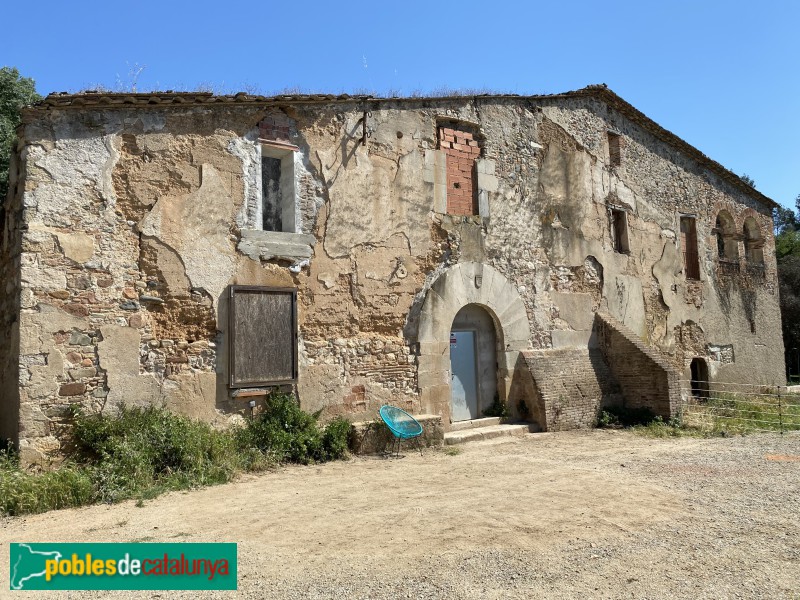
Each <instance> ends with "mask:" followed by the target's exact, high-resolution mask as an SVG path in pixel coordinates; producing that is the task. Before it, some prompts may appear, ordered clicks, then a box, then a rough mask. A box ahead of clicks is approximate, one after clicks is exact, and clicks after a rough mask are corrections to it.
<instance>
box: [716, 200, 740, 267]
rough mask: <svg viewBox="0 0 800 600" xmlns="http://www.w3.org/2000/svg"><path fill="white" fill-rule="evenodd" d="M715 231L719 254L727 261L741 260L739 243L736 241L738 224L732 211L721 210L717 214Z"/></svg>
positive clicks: (720, 257) (721, 258)
mask: <svg viewBox="0 0 800 600" xmlns="http://www.w3.org/2000/svg"><path fill="white" fill-rule="evenodd" d="M715 225H716V227H715V229H714V233H715V234H716V236H717V254H718V255H719V259H720V260H722V261H725V262H739V243H738V242H737V241H736V224H735V223H734V221H733V217H732V216H731V213H729V212H728V211H727V210H721V211H720V212H719V214H718V215H717V222H716V224H715Z"/></svg>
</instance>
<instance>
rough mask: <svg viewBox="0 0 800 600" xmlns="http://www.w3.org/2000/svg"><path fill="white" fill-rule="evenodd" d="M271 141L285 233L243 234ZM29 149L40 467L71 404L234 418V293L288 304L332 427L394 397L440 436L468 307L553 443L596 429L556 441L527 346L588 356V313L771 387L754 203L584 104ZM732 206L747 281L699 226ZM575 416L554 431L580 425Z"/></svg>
mask: <svg viewBox="0 0 800 600" xmlns="http://www.w3.org/2000/svg"><path fill="white" fill-rule="evenodd" d="M364 119H366V122H365V121H364ZM442 123H446V124H447V127H448V128H449V129H450V130H452V131H459V130H462V129H463V130H465V131H470V132H474V135H473V141H474V140H477V139H480V144H481V154H480V157H478V158H477V159H475V158H474V157H471V160H475V165H474V166H475V168H474V173H473V174H474V178H473V179H474V181H473V182H472V183H474V185H475V189H474V192H472V194H473V197H474V198H476V199H477V201H478V207H477V212H478V214H475V215H448V214H446V211H447V209H446V206H447V198H448V195H449V188H448V185H453V184H454V180H453V179H452V178H450V179H448V176H447V170H446V167H447V157H446V153H447V151H448V150H453V148H452V147H451V148H442V147H440V141H439V140H438V139H437V137H438V134H437V128H438V127H440V126H442ZM365 128H366V133H367V136H366V138H364V131H365ZM609 128H611V129H614V130H615V131H617V132H619V134H620V153H621V156H620V165H619V166H611V165H610V164H609V157H608V148H607V133H606V132H607V130H608V129H609ZM260 138H261V139H267V140H271V141H272V142H273V143H277V144H283V145H284V146H286V147H296V148H297V152H295V153H294V154H293V165H292V173H293V177H294V179H293V182H292V184H293V189H294V190H295V193H296V196H297V198H296V207H295V208H296V214H295V219H294V224H293V227H290V228H289V229H287V228H286V227H284V231H283V232H262V231H257V230H258V228H259V227H260V223H261V212H260V211H261V192H262V190H261V185H262V182H261V177H260V168H261V152H262V150H261V142H260ZM364 139H366V143H363V141H364ZM449 143H450V144H451V145H452V144H453V143H455V142H449ZM22 144H23V149H22V151H21V160H20V169H21V172H22V173H24V187H23V188H21V189H20V191H19V193H18V195H17V196H15V197H11V196H10V197H9V200H7V214H10V213H9V212H8V211H11V208H12V204H13V203H14V202H18V203H20V205H21V207H23V208H24V212H22V213H20V211H19V210H17V214H19V215H20V218H21V219H22V222H21V226H20V227H19V228H18V230H19V231H21V235H20V241H19V244H18V247H19V248H20V249H21V251H22V252H21V255H20V259H19V260H20V265H19V267H17V265H16V264H15V263H14V260H15V258H14V249H13V247H12V246H13V244H12V246H7V249H5V250H4V255H3V261H4V262H2V263H0V268H2V269H5V271H4V272H7V273H8V277H9V279H8V281H12V282H13V274H14V273H15V272H19V273H20V283H19V286H18V287H17V288H14V285H13V283H12V284H11V286H10V288H7V289H9V290H10V291H8V292H7V295H6V296H4V297H3V300H2V301H3V302H4V303H6V305H7V306H8V307H10V308H9V310H10V311H11V313H14V314H16V313H17V312H19V324H20V325H19V326H20V332H21V343H20V349H19V356H18V358H16V357H15V356H13V355H14V354H15V351H14V350H13V347H14V346H13V343H12V344H11V345H10V346H9V347H10V348H12V350H11V351H10V354H7V358H8V360H11V361H12V362H14V363H15V364H17V365H18V373H19V375H18V376H19V385H20V397H19V406H20V407H21V408H20V418H19V422H20V428H21V437H22V439H23V447H24V448H25V449H26V450H27V451H28V452H29V453H30V456H31V457H33V458H35V457H36V456H37V455H38V454H37V453H39V452H43V451H47V450H50V449H53V448H55V447H57V445H58V441H59V436H58V429H59V428H60V427H61V426H62V424H63V422H64V419H65V418H66V415H67V411H66V408H67V407H68V406H69V405H70V404H74V403H78V404H80V405H81V406H84V407H86V408H87V409H91V410H111V409H113V407H115V406H118V405H119V404H120V403H121V402H128V403H139V402H142V403H152V402H155V403H163V404H165V405H167V406H170V407H173V408H174V409H176V410H180V411H182V412H186V413H188V414H191V415H194V416H198V417H202V418H205V419H208V420H210V421H213V422H218V423H220V424H224V423H226V422H227V421H229V420H230V419H231V418H237V417H236V415H238V414H239V413H241V412H243V410H244V408H245V406H246V402H243V401H242V400H240V399H237V398H236V397H234V396H233V395H232V393H231V390H230V389H229V388H228V385H227V383H228V373H227V369H228V358H229V357H228V339H227V337H228V331H227V329H228V325H227V323H228V301H227V297H226V291H227V289H228V286H230V285H234V284H238V285H265V286H275V287H292V288H296V289H297V290H298V312H299V328H300V340H299V362H300V377H299V384H298V393H299V397H300V399H301V403H302V404H303V406H304V407H305V408H307V409H309V410H320V409H321V410H323V414H325V415H328V416H330V415H334V414H345V415H347V416H349V417H351V418H353V419H355V420H361V419H368V418H371V417H372V416H374V414H375V412H376V410H377V408H378V407H379V406H380V405H381V404H383V403H386V402H390V403H393V404H396V405H399V406H402V407H403V408H406V409H409V410H413V411H426V412H432V413H434V414H438V415H441V416H442V417H443V424H444V427H445V428H447V427H448V426H449V393H450V392H449V346H448V334H449V329H450V327H451V325H452V320H453V318H454V317H455V315H456V313H457V312H458V310H460V309H461V308H462V307H463V306H464V305H466V304H470V303H474V304H477V305H479V306H481V307H482V308H483V309H485V310H486V311H487V314H489V315H490V316H491V318H492V320H493V322H494V324H495V327H496V330H497V358H498V361H497V362H498V373H497V390H498V394H499V396H500V398H501V399H502V400H504V401H506V402H508V403H509V405H510V406H511V407H512V410H513V411H514V412H516V413H517V414H519V415H520V416H525V415H527V416H528V417H529V418H532V419H534V420H537V421H538V422H539V423H540V425H542V426H543V427H544V426H547V427H551V428H553V427H561V426H570V423H573V422H574V423H578V422H580V423H581V424H586V423H588V421H587V419H588V417H586V415H584V414H583V413H581V414H580V415H578V414H577V413H576V416H575V419H573V420H572V421H567V420H562V421H561V422H558V423H557V422H555V421H553V422H551V420H550V417H549V416H548V415H549V414H551V413H552V411H550V412H548V409H547V407H546V406H544V404H543V403H542V401H541V397H542V392H541V390H538V388H537V385H540V383H541V382H537V381H536V380H535V378H531V375H530V372H529V370H528V368H527V366H526V365H525V361H524V360H523V359H522V358H521V356H520V354H519V353H520V352H521V351H524V350H530V349H536V350H540V351H559V352H562V351H563V352H564V353H565V354H566V355H569V354H570V352H572V351H573V350H579V351H580V353H581V356H582V355H583V353H584V352H588V351H589V348H590V346H591V343H592V342H591V336H592V322H593V321H592V316H593V314H594V313H595V312H596V311H597V310H600V309H603V310H607V311H608V312H609V313H610V314H611V315H612V316H613V317H614V318H616V319H618V320H619V321H620V322H622V323H624V324H625V325H626V326H628V327H629V328H630V329H632V330H633V331H634V332H635V333H636V335H637V336H639V337H640V338H642V339H643V340H644V341H645V342H646V343H648V344H651V345H653V346H655V347H657V348H659V349H660V350H661V351H663V352H664V353H665V354H666V355H667V356H668V357H669V360H670V361H671V362H672V364H673V365H674V366H675V367H676V368H677V369H678V370H684V369H686V368H688V364H689V362H690V361H691V358H692V357H694V356H697V355H703V356H706V357H707V358H708V359H709V361H710V363H709V364H710V367H711V373H712V376H713V377H718V378H726V379H728V380H748V381H763V382H776V381H779V380H780V378H781V377H782V369H781V367H780V364H781V359H782V358H781V357H782V348H778V347H777V346H778V345H777V344H775V343H774V340H776V339H780V333H779V332H780V321H779V313H778V304H777V297H776V291H775V288H776V286H775V272H776V271H775V268H776V267H775V261H774V240H773V238H772V230H771V221H770V217H769V209H768V208H767V207H766V206H763V205H761V204H760V203H759V202H757V201H756V200H755V199H752V198H751V197H750V196H748V194H747V193H746V192H743V191H742V190H740V189H738V188H736V187H735V186H732V185H731V184H730V183H729V182H727V181H724V180H722V179H720V178H719V177H717V176H716V175H715V174H714V173H711V172H710V171H709V170H708V169H706V168H704V167H701V166H699V165H698V164H697V163H696V161H695V160H694V159H692V158H690V157H687V156H684V155H683V154H681V152H679V151H678V150H676V149H675V148H674V147H673V146H670V145H669V144H667V143H665V142H664V141H663V140H661V139H658V138H657V137H655V136H654V135H653V134H652V133H650V132H648V131H645V130H644V129H643V128H642V127H641V126H639V125H638V124H634V123H633V122H630V121H628V120H626V118H625V116H624V115H622V114H619V113H617V112H615V111H610V110H608V108H607V106H606V105H605V104H604V103H602V102H599V101H597V100H593V99H591V98H585V97H580V98H569V97H567V98H565V97H559V98H553V99H547V98H538V99H519V98H450V99H440V100H430V99H420V100H394V101H390V100H386V101H380V102H378V101H369V100H359V99H352V100H339V101H336V102H310V103H303V102H291V101H287V102H284V103H280V102H273V103H261V104H259V103H244V102H241V103H237V102H231V103H227V104H221V105H213V104H191V103H189V104H186V105H180V104H178V105H175V104H171V105H167V106H158V105H156V106H152V107H125V106H124V105H121V106H120V107H118V108H103V109H101V108H90V107H87V108H79V107H76V106H73V107H67V108H63V109H62V108H49V109H47V110H45V109H34V110H32V111H30V112H28V113H27V114H26V117H25V126H24V128H23V131H22ZM468 147H472V148H477V146H469V144H468ZM461 183H463V182H461ZM459 193H461V192H459ZM459 197H461V196H459ZM611 206H614V207H616V208H617V209H621V210H625V211H626V214H627V222H628V226H629V245H630V252H629V253H627V254H622V253H619V252H615V251H614V246H613V240H612V238H611V236H612V231H611V220H610V207H611ZM722 208H724V209H725V210H727V211H728V212H729V213H730V214H731V215H732V216H733V219H734V220H735V223H736V227H737V228H738V229H737V231H741V230H742V227H743V223H744V219H746V218H748V217H752V218H754V219H755V221H756V223H757V224H758V226H759V228H760V230H761V234H762V236H763V239H764V256H765V265H764V268H763V269H758V268H755V267H754V266H752V265H748V264H746V263H745V256H746V254H747V253H746V252H744V250H743V249H742V251H740V252H739V257H740V259H741V264H740V268H739V269H738V270H734V271H731V270H730V268H728V267H726V266H724V265H723V267H721V266H720V263H719V260H718V258H717V257H716V238H715V237H714V232H713V231H712V229H713V228H714V223H715V219H716V214H717V212H718V211H719V210H721V209H722ZM471 212H476V211H475V207H474V206H473V207H472V208H471ZM681 213H691V214H693V215H695V217H696V219H697V229H698V234H699V240H700V241H699V250H700V254H701V257H702V260H701V278H700V281H697V282H691V281H687V280H686V278H685V274H684V273H683V272H682V263H681V259H680V248H679V247H678V240H679V231H678V223H679V220H678V219H679V215H680V214H681ZM9 222H10V221H9V220H8V219H7V228H8V227H12V228H13V227H14V225H13V224H12V225H9ZM737 243H740V244H742V245H743V244H744V238H743V237H741V239H738V240H737ZM725 269H727V270H725ZM14 302H21V308H20V309H19V311H17V310H16V309H14V308H13V306H12V305H13V303H14ZM689 330H691V335H689V334H688V332H689ZM6 335H9V336H12V337H13V328H12V330H11V333H7V334H6ZM9 339H11V338H9ZM11 341H12V342H13V340H11ZM734 359H735V360H734ZM8 364H10V363H8V362H7V364H6V366H7V368H6V369H4V370H3V375H2V376H3V379H2V382H3V385H4V386H7V387H8V389H9V390H10V389H12V388H13V387H14V382H13V377H12V376H11V371H12V369H11V368H10V367H9V366H8ZM767 380H769V381H767ZM9 397H11V396H9ZM537 398H538V399H537ZM573 400H575V401H576V402H577V401H578V400H577V399H575V398H573V397H571V396H570V397H567V398H566V399H565V403H566V404H565V409H564V411H562V413H563V414H565V415H567V414H571V413H570V411H572V412H575V411H576V410H578V408H575V407H572V408H570V407H571V405H570V402H573ZM14 404H15V402H14V401H13V399H12V401H11V402H8V403H6V408H5V411H6V412H5V413H4V414H7V415H8V417H7V420H13V419H14V418H15V417H14V414H13V410H14V408H13V405H14ZM581 410H582V409H581ZM591 410H594V411H595V413H596V406H595V407H593V408H592V409H591ZM590 412H591V411H590ZM522 413H525V415H523V414H522ZM587 414H588V413H587ZM4 427H5V428H6V430H7V431H9V432H10V433H9V435H13V433H14V432H13V429H14V427H12V426H8V425H4Z"/></svg>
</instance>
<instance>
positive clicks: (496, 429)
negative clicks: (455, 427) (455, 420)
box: [444, 425, 531, 446]
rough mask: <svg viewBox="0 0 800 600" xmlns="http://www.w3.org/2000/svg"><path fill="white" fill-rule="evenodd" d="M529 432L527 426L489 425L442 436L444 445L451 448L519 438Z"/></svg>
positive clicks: (451, 432)
mask: <svg viewBox="0 0 800 600" xmlns="http://www.w3.org/2000/svg"><path fill="white" fill-rule="evenodd" d="M530 431H531V428H530V426H529V425H489V426H488V427H475V428H473V429H464V430H462V431H450V432H448V433H445V434H444V443H445V445H446V446H453V445H455V444H464V443H466V442H477V441H481V440H491V439H494V438H499V437H521V436H523V435H525V434H526V433H530Z"/></svg>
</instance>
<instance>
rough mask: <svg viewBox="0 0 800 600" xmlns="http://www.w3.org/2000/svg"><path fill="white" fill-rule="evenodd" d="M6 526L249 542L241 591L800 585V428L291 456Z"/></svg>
mask: <svg viewBox="0 0 800 600" xmlns="http://www.w3.org/2000/svg"><path fill="white" fill-rule="evenodd" d="M0 531H2V537H3V539H4V541H6V542H9V541H234V542H238V543H239V592H238V593H237V594H233V593H217V594H216V597H220V598H222V597H225V598H229V597H232V596H238V597H243V598H347V599H351V598H669V599H677V598H692V599H694V598H714V599H718V598H800V581H798V578H800V435H798V434H786V435H784V436H780V435H773V434H763V435H752V436H748V437H735V438H716V439H709V440H703V439H694V438H682V439H664V440H662V439H650V438H644V437H640V436H636V435H634V434H631V433H628V432H619V431H599V430H598V431H589V432H563V433H555V434H531V435H528V436H525V437H523V438H516V439H509V440H507V441H505V440H504V441H491V442H481V443H473V444H468V445H466V446H464V447H463V449H462V450H461V452H460V453H459V454H457V455H452V456H451V455H449V454H447V453H445V452H443V451H427V452H426V453H425V454H424V455H420V454H419V453H415V452H409V453H408V454H407V455H406V456H405V457H404V458H402V459H399V460H382V459H378V458H355V459H352V460H349V461H346V462H339V463H331V464H326V465H321V466H312V467H287V468H285V469H281V470H279V471H276V472H271V473H266V474H264V475H261V476H258V477H254V476H248V477H246V478H243V479H242V480H241V481H238V482H236V483H233V484H229V485H226V486H219V487H214V488H207V489H203V490H198V491H193V492H189V493H175V494H169V495H167V496H162V497H160V498H157V499H156V500H153V501H150V502H147V503H146V504H145V506H144V507H142V508H137V507H136V506H135V505H134V504H133V503H132V502H128V503H124V504H121V505H116V506H110V507H109V506H93V507H87V508H83V509H77V510H67V511H57V512H52V513H48V514H45V515H36V516H31V517H24V518H13V519H5V520H3V521H0ZM0 564H4V565H7V564H8V545H7V544H3V545H2V546H1V547H0ZM0 573H3V575H2V577H3V581H2V582H0V586H2V588H0V589H6V590H7V589H8V583H7V581H6V580H5V577H7V574H8V570H7V568H0ZM0 593H2V592H0ZM108 595H109V594H108V593H106V592H104V593H102V594H95V595H92V594H90V593H86V592H80V593H74V594H72V595H69V594H66V593H62V594H61V595H60V596H56V594H52V595H51V596H52V597H74V598H78V597H80V598H85V597H106V596H108ZM116 595H117V596H119V597H122V596H126V594H125V593H117V594H116ZM198 596H202V594H198V593H196V592H191V593H188V592H187V593H178V592H156V593H139V594H127V597H161V598H173V597H185V598H196V597H198ZM208 596H209V597H215V595H214V594H210V593H209V594H208ZM12 597H14V596H13V595H12ZM42 597H47V595H44V594H42Z"/></svg>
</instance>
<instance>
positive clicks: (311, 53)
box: [0, 0, 800, 206]
mask: <svg viewBox="0 0 800 600" xmlns="http://www.w3.org/2000/svg"><path fill="white" fill-rule="evenodd" d="M2 12H3V15H4V20H5V25H4V27H3V36H2V37H0V66H1V65H9V66H16V67H17V68H19V69H20V71H21V72H22V73H23V74H24V75H26V76H29V77H32V78H34V79H35V80H36V83H37V89H38V90H39V92H40V93H42V94H47V93H49V92H52V91H73V92H74V91H78V90H81V89H85V88H87V87H95V86H97V85H102V86H104V87H106V88H111V89H114V88H117V87H119V86H122V87H125V88H130V86H131V85H132V84H133V83H134V81H135V82H136V83H137V85H138V88H139V89H141V90H149V89H153V88H158V89H174V90H185V89H196V88H197V87H199V86H201V87H206V88H211V89H213V90H215V91H220V92H229V91H238V90H240V89H246V90H248V91H258V92H260V93H274V92H279V91H281V90H284V89H286V88H300V89H301V90H303V91H310V92H314V91H329V92H341V91H349V92H353V91H376V92H381V93H386V92H387V91H389V90H396V91H398V92H400V93H401V94H410V93H412V92H414V91H423V92H430V91H434V90H436V89H439V88H442V87H448V88H487V89H489V90H492V91H498V92H514V93H519V94H537V93H554V92H562V91H567V90H572V89H577V88H581V87H584V86H585V85H588V84H591V83H606V84H608V86H609V87H610V88H611V89H612V90H614V91H615V92H616V93H617V94H619V95H620V96H622V97H623V98H625V99H626V100H627V101H629V102H630V103H631V104H633V105H634V106H636V107H637V108H638V109H640V110H641V111H642V112H644V113H645V114H646V115H648V116H649V117H651V118H652V119H654V120H655V121H656V122H658V123H659V124H661V125H662V126H664V127H666V128H667V129H669V130H670V131H672V132H673V133H675V134H677V135H679V136H680V137H682V138H683V139H685V140H686V141H687V142H689V143H690V144H693V145H694V146H696V147H697V148H699V149H700V150H701V151H702V152H704V153H705V154H707V155H708V156H710V157H711V158H713V159H715V160H717V161H718V162H720V163H722V164H723V165H725V166H726V167H728V168H729V169H731V170H733V171H734V172H736V173H738V174H741V173H747V174H748V175H749V176H750V177H752V178H753V179H755V181H756V186H757V187H758V189H759V190H760V191H762V192H763V193H764V194H766V195H767V196H769V197H771V198H773V199H775V200H776V201H778V202H780V203H782V204H784V205H786V206H793V205H794V198H795V196H797V195H798V194H800V169H799V168H798V167H800V143H799V142H800V110H799V109H800V50H798V49H799V48H800V44H798V42H797V36H798V32H799V31H800V2H796V1H793V0H786V1H775V0H761V1H759V2H753V1H748V2H742V1H740V0H728V1H726V2H722V1H716V0H715V1H713V2H704V1H703V0H694V1H691V2H689V1H679V2H648V1H646V0H637V1H626V2H615V1H614V0H604V1H603V0H594V1H587V2H584V1H582V0H572V1H570V2H560V1H555V2H533V1H522V0H520V1H515V2H511V1H508V0H494V1H488V2H487V1H485V0H484V1H481V2H476V1H472V0H460V1H452V0H447V1H436V0H428V1H424V2H423V1H418V0H400V1H397V2H382V1H381V0H372V1H371V2H366V1H363V0H358V1H342V2H335V1H325V2H316V1H309V0H306V1H304V2H292V1H291V0H282V1H280V2H274V1H271V0H261V1H259V2H254V1H250V0H244V1H235V0H234V1H228V2H224V1H217V2H207V1H206V0H196V1H193V2H181V1H173V0H160V1H159V2H153V1H152V0H139V1H137V2H113V1H111V0H103V1H81V0H72V1H64V0H60V1H58V2H54V1H52V0H40V1H38V2H36V3H34V4H26V3H22V2H9V3H7V4H6V6H5V7H4V8H3V11H2ZM138 67H142V70H141V72H140V74H139V75H138V77H134V76H133V73H134V72H135V71H136V70H137V68H138Z"/></svg>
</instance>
